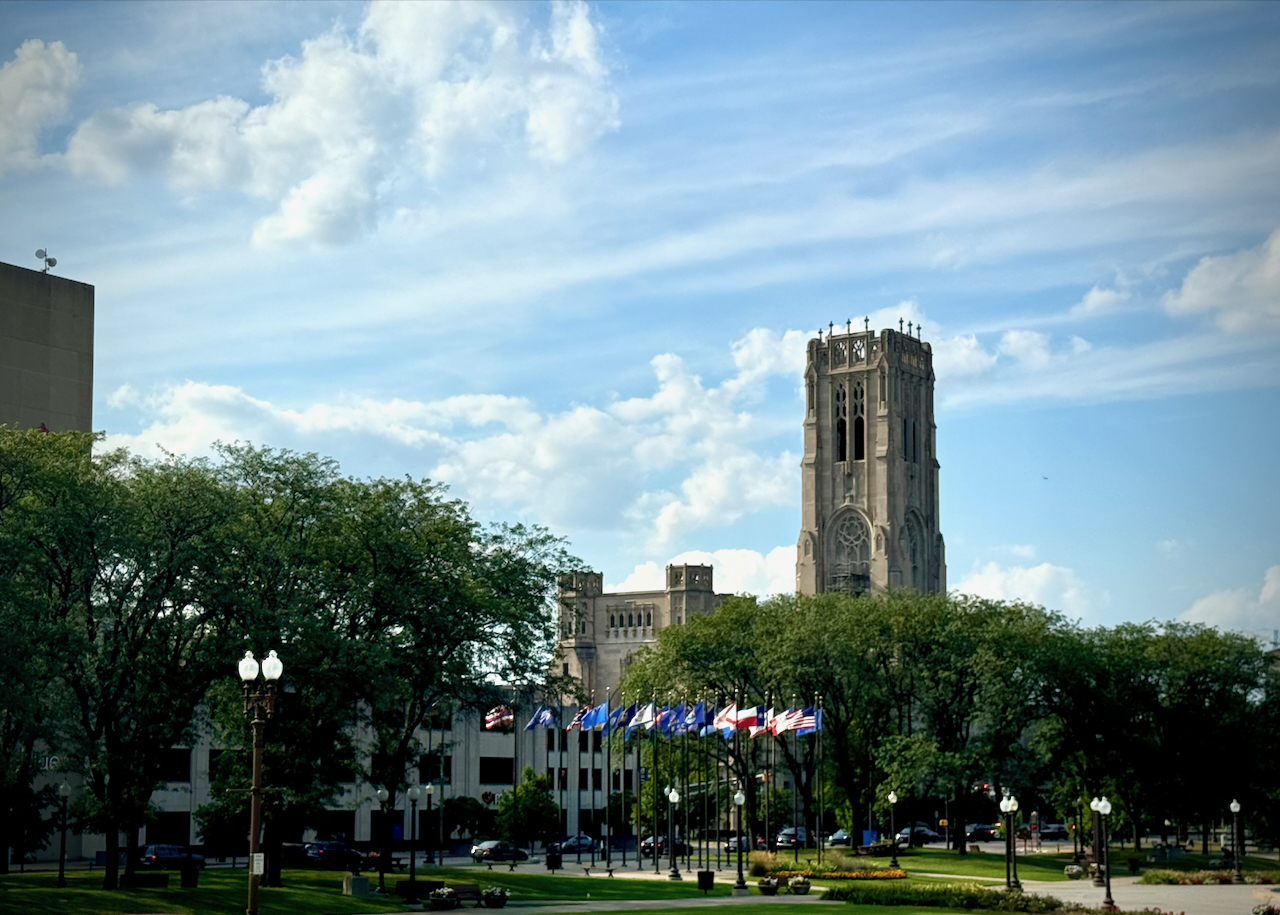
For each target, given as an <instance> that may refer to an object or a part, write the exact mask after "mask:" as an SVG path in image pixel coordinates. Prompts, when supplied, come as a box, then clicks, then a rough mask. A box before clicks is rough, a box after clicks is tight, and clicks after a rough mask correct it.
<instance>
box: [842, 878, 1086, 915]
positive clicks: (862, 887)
mask: <svg viewBox="0 0 1280 915" xmlns="http://www.w3.org/2000/svg"><path fill="white" fill-rule="evenodd" d="M823 898H824V899H827V900H834V901H841V900H843V901H844V902H852V903H858V904H862V905H914V906H924V907H938V908H948V909H985V910H987V911H991V912H1028V913H1032V915H1040V913H1047V912H1060V911H1061V910H1062V907H1063V903H1062V900H1060V899H1055V898H1054V897H1053V896H1031V895H1026V894H1024V893H1006V892H1004V891H1003V890H991V889H987V888H985V887H982V886H979V885H978V884H976V883H973V884H964V883H957V884H951V885H941V886H938V885H928V884H921V885H917V886H911V885H909V884H906V885H904V884H897V885H894V884H890V885H885V886H876V885H874V884H868V883H861V884H857V883H853V884H845V885H844V886H837V887H833V888H832V889H830V890H828V891H827V893H826V895H825V896H823Z"/></svg>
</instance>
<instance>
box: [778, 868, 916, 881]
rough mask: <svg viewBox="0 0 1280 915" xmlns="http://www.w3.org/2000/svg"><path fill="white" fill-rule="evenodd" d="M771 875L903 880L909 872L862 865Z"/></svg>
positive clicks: (784, 877) (807, 878) (815, 878)
mask: <svg viewBox="0 0 1280 915" xmlns="http://www.w3.org/2000/svg"><path fill="white" fill-rule="evenodd" d="M770 876H773V877H777V878H778V879H780V880H790V879H791V878H792V877H804V878H805V879H806V880H901V879H902V878H903V877H905V876H907V872H906V871H904V870H903V869H902V868H900V867H894V868H888V867H882V868H870V867H860V868H858V869H857V870H850V871H835V870H830V871H829V870H825V869H824V870H800V871H773V873H772V874H770Z"/></svg>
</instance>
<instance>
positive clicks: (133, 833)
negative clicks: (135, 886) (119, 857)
mask: <svg viewBox="0 0 1280 915" xmlns="http://www.w3.org/2000/svg"><path fill="white" fill-rule="evenodd" d="M141 829H142V827H141V826H139V825H137V824H136V823H135V824H132V825H130V826H129V828H128V830H127V831H126V832H125V842H124V876H125V882H126V883H127V882H128V881H129V879H130V878H132V877H133V875H134V873H135V872H136V871H137V870H138V856H139V854H140V853H141V849H140V848H139V847H138V832H139V830H141Z"/></svg>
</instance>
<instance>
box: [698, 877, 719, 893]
mask: <svg viewBox="0 0 1280 915" xmlns="http://www.w3.org/2000/svg"><path fill="white" fill-rule="evenodd" d="M715 886H716V872H715V871H698V889H700V890H702V894H703V895H704V896H705V895H706V894H707V893H710V892H711V891H712V890H713V889H715Z"/></svg>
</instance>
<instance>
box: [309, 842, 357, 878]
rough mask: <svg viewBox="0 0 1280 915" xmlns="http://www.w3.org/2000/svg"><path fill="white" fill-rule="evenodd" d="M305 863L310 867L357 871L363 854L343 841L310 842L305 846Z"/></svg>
mask: <svg viewBox="0 0 1280 915" xmlns="http://www.w3.org/2000/svg"><path fill="white" fill-rule="evenodd" d="M306 856H307V863H308V864H310V865H311V866H312V867H323V868H326V869H328V870H343V871H351V872H352V873H358V872H359V870H360V867H361V865H362V864H363V863H364V855H362V854H360V852H358V851H356V850H355V849H354V848H349V847H347V845H346V844H345V843H343V842H312V843H311V844H310V845H308V846H307V848H306Z"/></svg>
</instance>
